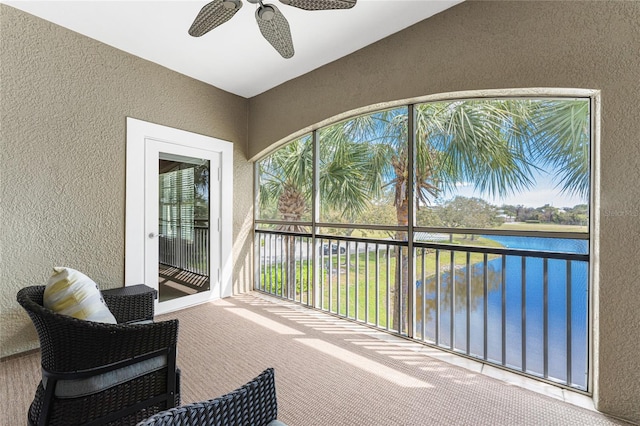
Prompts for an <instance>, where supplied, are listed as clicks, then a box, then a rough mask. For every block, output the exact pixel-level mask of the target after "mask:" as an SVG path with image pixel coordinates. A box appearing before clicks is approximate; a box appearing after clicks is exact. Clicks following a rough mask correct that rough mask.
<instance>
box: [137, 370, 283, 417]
mask: <svg viewBox="0 0 640 426" xmlns="http://www.w3.org/2000/svg"><path fill="white" fill-rule="evenodd" d="M277 414H278V404H277V402H276V386H275V379H274V372H273V368H267V369H266V370H264V371H263V372H262V373H260V375H259V376H258V377H256V378H255V379H253V380H251V381H250V382H248V383H247V384H245V385H243V386H242V387H240V388H238V389H236V390H234V391H232V392H230V393H228V394H226V395H223V396H220V397H218V398H215V399H210V400H208V401H204V402H196V403H193V404H188V405H184V406H182V407H178V408H172V409H170V410H166V411H163V412H160V413H158V414H155V415H153V416H151V417H150V418H149V419H147V420H145V421H143V422H140V423H138V426H286V425H285V424H284V423H282V422H281V421H279V420H276V417H277Z"/></svg>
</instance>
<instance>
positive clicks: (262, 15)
mask: <svg viewBox="0 0 640 426" xmlns="http://www.w3.org/2000/svg"><path fill="white" fill-rule="evenodd" d="M256 21H258V27H259V28H260V32H261V33H262V35H263V36H264V38H265V39H266V40H267V41H268V42H269V43H271V45H272V46H273V47H274V48H275V49H276V50H277V51H278V53H279V54H280V55H282V57H283V58H286V59H289V58H291V57H292V56H293V54H294V50H293V40H291V29H289V23H288V22H287V20H286V19H285V17H284V16H283V15H282V13H280V10H279V9H278V8H277V7H275V6H274V5H272V4H264V5H261V6H260V7H259V8H258V9H257V10H256Z"/></svg>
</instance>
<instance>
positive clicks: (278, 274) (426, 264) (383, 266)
mask: <svg viewBox="0 0 640 426" xmlns="http://www.w3.org/2000/svg"><path fill="white" fill-rule="evenodd" d="M469 243H471V241H470V240H469V239H465V238H464V236H454V241H453V244H456V245H461V246H463V245H467V244H469ZM473 245H474V246H481V247H482V246H484V247H496V246H499V244H497V243H496V242H495V241H492V240H487V239H484V238H477V239H475V240H474V241H473ZM389 254H390V256H389V257H387V251H386V249H385V250H380V251H379V254H378V256H377V257H376V253H375V252H373V251H370V252H368V253H364V252H361V253H358V254H357V255H356V254H355V253H352V254H351V255H350V256H349V263H348V265H347V255H346V254H341V255H337V254H335V255H332V256H324V257H323V258H322V259H323V260H324V264H323V266H322V267H321V279H320V282H319V283H318V286H319V290H320V291H321V298H320V303H321V306H320V307H321V308H322V309H326V310H329V311H331V312H337V313H339V314H340V315H343V316H348V317H350V318H356V315H357V318H358V319H359V320H362V321H368V322H370V323H374V324H377V325H379V326H381V327H386V326H387V323H388V318H387V312H389V311H388V305H389V302H390V301H392V300H393V298H392V296H391V294H390V292H389V291H388V289H390V288H392V287H393V286H394V285H395V283H396V279H395V276H396V271H397V262H396V256H395V247H392V248H391V249H390V250H389ZM492 257H493V256H489V259H491V258H492ZM483 258H484V255H483V254H481V253H471V255H470V262H469V263H470V264H474V263H478V262H482V261H483ZM454 261H455V265H456V266H464V265H466V263H467V256H466V254H465V253H460V252H458V253H456V254H455V255H454ZM337 262H339V268H338V265H337ZM329 263H330V265H331V267H330V268H329ZM439 263H440V273H443V272H445V271H447V270H449V269H450V268H451V251H449V250H441V251H440V256H439ZM300 268H302V269H300ZM285 269H286V268H285V267H284V266H283V267H280V265H279V264H277V265H274V266H272V267H270V268H267V270H263V271H262V274H261V280H262V282H263V283H264V285H265V290H266V291H269V292H272V293H275V294H278V295H281V294H282V293H281V292H282V286H281V283H282V281H281V278H282V275H286V271H285ZM415 269H416V279H418V280H421V279H423V278H428V277H431V276H433V275H435V274H436V253H435V250H423V249H417V250H416V262H415ZM423 269H424V274H423ZM312 277H313V274H312V273H311V271H308V264H307V262H306V261H302V262H300V261H296V293H295V299H296V300H300V299H302V301H303V302H305V303H306V302H309V301H308V300H307V289H308V285H309V283H310V282H311V280H312ZM376 277H378V279H377V280H376ZM301 292H302V297H301ZM356 292H357V297H356ZM376 295H377V298H376ZM285 296H286V294H285ZM405 297H406V295H405ZM356 304H357V313H356ZM391 328H393V325H391Z"/></svg>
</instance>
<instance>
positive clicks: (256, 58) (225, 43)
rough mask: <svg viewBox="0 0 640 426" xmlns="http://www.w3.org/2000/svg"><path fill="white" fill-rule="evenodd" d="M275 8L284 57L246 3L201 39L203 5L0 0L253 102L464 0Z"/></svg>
mask: <svg viewBox="0 0 640 426" xmlns="http://www.w3.org/2000/svg"><path fill="white" fill-rule="evenodd" d="M264 1H265V2H268V3H275V4H276V5H277V6H278V7H279V9H280V11H281V12H282V14H283V15H284V16H285V17H286V18H287V20H288V21H289V25H290V27H291V35H292V38H293V42H294V48H295V52H296V53H295V55H294V57H293V58H291V59H284V58H282V57H281V56H280V55H279V54H278V53H277V52H276V51H275V50H274V49H273V47H271V45H270V44H269V43H268V42H267V41H266V40H265V39H264V38H263V37H262V35H261V34H260V31H259V29H258V25H257V23H256V21H255V18H254V13H255V8H256V6H255V5H253V4H251V3H249V2H247V1H244V2H243V7H242V8H241V9H240V11H239V12H238V13H237V14H236V15H235V16H234V17H233V18H232V19H231V20H230V21H228V22H226V23H225V24H223V25H221V26H220V27H218V28H215V29H213V30H212V31H210V32H209V33H207V34H205V35H204V36H202V37H199V38H194V37H191V36H190V35H188V33H187V30H188V29H189V27H190V26H191V23H192V22H193V20H194V18H195V17H196V15H197V14H198V12H199V11H200V9H201V8H202V7H203V6H204V5H205V4H207V3H208V1H207V0H202V1H191V0H183V1H158V0H155V1H153V0H147V1H93V0H83V1H58V0H48V1H26V0H17V1H13V0H6V1H5V0H2V3H6V4H8V5H10V6H13V7H15V8H18V9H21V10H23V11H25V12H28V13H31V14H33V15H36V16H38V17H40V18H43V19H46V20H48V21H51V22H54V23H56V24H58V25H61V26H63V27H66V28H69V29H71V30H73V31H76V32H78V33H81V34H84V35H86V36H88V37H91V38H93V39H96V40H99V41H101V42H103V43H106V44H108V45H111V46H113V47H116V48H118V49H120V50H124V51H125V52H128V53H131V54H133V55H136V56H139V57H141V58H144V59H147V60H149V61H152V62H155V63H157V64H160V65H163V66H165V67H167V68H169V69H172V70H174V71H177V72H179V73H181V74H185V75H187V76H190V77H193V78H195V79H198V80H201V81H203V82H205V83H209V84H211V85H213V86H216V87H218V88H221V89H223V90H226V91H228V92H231V93H235V94H237V95H240V96H243V97H246V98H249V97H252V96H255V95H258V94H260V93H262V92H264V91H266V90H269V89H271V88H272V87H275V86H277V85H279V84H281V83H284V82H286V81H288V80H291V79H293V78H295V77H298V76H300V75H302V74H305V73H307V72H309V71H312V70H313V69H316V68H318V67H320V66H322V65H324V64H327V63H329V62H332V61H334V60H336V59H339V58H341V57H343V56H346V55H348V54H349V53H352V52H354V51H356V50H358V49H361V48H362V47H364V46H367V45H369V44H371V43H374V42H375V41H377V40H380V39H382V38H384V37H386V36H388V35H390V34H393V33H395V32H398V31H400V30H402V29H404V28H406V27H408V26H411V25H413V24H415V23H416V22H419V21H421V20H423V19H426V18H428V17H430V16H432V15H434V14H437V13H439V12H441V11H443V10H445V9H448V8H449V7H452V6H454V5H455V4H458V3H460V2H462V1H463V0H358V3H357V4H356V5H355V7H354V8H352V9H348V10H332V11H305V10H301V9H297V8H294V7H291V6H286V5H284V4H282V3H280V2H278V1H275V0H269V1H267V0H264Z"/></svg>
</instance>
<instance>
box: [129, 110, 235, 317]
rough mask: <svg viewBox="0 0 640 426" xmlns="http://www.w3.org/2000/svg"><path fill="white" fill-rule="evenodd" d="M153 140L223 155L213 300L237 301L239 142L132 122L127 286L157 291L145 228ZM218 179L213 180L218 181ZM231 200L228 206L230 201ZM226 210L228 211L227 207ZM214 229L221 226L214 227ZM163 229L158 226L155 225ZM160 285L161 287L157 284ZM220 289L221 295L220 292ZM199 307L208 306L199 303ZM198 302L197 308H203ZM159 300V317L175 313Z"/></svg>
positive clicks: (157, 312) (211, 296) (157, 308)
mask: <svg viewBox="0 0 640 426" xmlns="http://www.w3.org/2000/svg"><path fill="white" fill-rule="evenodd" d="M147 140H149V141H159V142H166V143H171V144H173V145H176V146H183V147H190V148H197V149H201V150H205V151H211V152H215V153H218V154H220V172H219V176H218V178H219V180H220V206H221V207H220V219H219V223H218V228H219V230H220V249H219V254H220V258H219V259H217V262H218V264H219V265H220V266H219V268H218V272H217V273H216V271H211V272H212V273H211V276H210V278H209V279H210V288H211V290H212V291H211V292H210V298H209V299H208V300H205V301H204V302H207V301H209V300H213V299H218V298H221V297H228V296H231V293H232V271H233V244H232V238H233V235H232V231H233V211H232V204H233V202H232V200H233V143H231V142H228V141H224V140H221V139H217V138H213V137H210V136H204V135H200V134H197V133H192V132H188V131H185V130H180V129H175V128H171V127H167V126H162V125H159V124H155V123H149V122H146V121H142V120H138V119H135V118H132V117H127V143H126V179H125V181H126V191H125V192H126V199H125V220H126V222H125V278H124V281H125V286H130V285H135V284H142V283H143V284H146V285H148V286H150V287H153V288H156V287H157V280H158V277H157V274H155V277H145V257H146V256H145V246H146V239H147V235H148V233H149V232H152V231H148V230H147V228H146V225H145V195H146V187H147V183H146V182H145V179H146V171H145V155H146V145H147ZM213 178H215V177H214V176H212V179H213ZM225 201H226V202H225ZM223 205H224V208H222V206H223ZM210 226H215V224H211V225H210ZM155 227H157V224H155ZM154 280H155V282H154ZM216 288H218V289H219V292H218V291H214V289H216ZM197 303H203V302H202V301H201V302H197ZM197 303H195V304H197ZM186 306H187V305H185V306H181V307H180V308H171V309H163V308H162V306H160V305H159V303H158V301H157V300H156V314H161V313H164V312H169V311H170V310H175V309H181V308H183V307H186Z"/></svg>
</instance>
